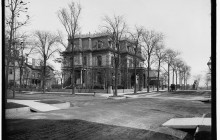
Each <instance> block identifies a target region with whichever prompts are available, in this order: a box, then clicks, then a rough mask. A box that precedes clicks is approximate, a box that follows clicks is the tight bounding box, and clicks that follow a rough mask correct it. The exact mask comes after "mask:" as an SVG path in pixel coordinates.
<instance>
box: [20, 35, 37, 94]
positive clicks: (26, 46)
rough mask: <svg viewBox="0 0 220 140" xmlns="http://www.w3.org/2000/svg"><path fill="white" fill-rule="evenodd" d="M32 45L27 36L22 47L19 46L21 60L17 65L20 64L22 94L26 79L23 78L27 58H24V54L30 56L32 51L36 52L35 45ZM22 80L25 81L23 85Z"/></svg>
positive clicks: (21, 44) (22, 42) (21, 43)
mask: <svg viewBox="0 0 220 140" xmlns="http://www.w3.org/2000/svg"><path fill="white" fill-rule="evenodd" d="M30 44H31V43H30V42H28V40H27V36H25V37H24V38H23V40H22V41H21V42H20V45H18V50H19V51H20V55H19V58H18V59H17V63H18V67H19V71H20V72H19V73H20V78H19V80H20V90H19V91H20V92H21V89H22V85H23V84H24V78H22V76H23V74H24V70H25V69H24V63H25V56H24V52H25V54H26V56H28V55H30V54H31V53H32V51H33V50H34V48H35V46H34V45H30ZM22 79H23V83H22Z"/></svg>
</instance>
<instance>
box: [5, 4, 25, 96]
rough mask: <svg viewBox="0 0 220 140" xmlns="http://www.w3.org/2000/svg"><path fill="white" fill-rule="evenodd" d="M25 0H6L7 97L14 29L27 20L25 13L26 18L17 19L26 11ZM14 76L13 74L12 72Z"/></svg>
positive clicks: (12, 59)
mask: <svg viewBox="0 0 220 140" xmlns="http://www.w3.org/2000/svg"><path fill="white" fill-rule="evenodd" d="M26 6H27V2H23V1H22V0H7V1H6V18H5V21H6V22H5V23H6V28H7V32H6V33H8V36H7V38H6V39H8V45H7V48H5V50H6V57H5V61H6V74H5V76H6V78H5V89H6V91H5V94H6V96H5V97H7V89H8V72H9V64H10V62H12V61H15V57H14V55H12V54H13V52H15V51H16V50H15V46H16V33H15V32H16V30H18V29H19V28H21V27H23V26H24V25H26V24H27V23H28V21H29V16H28V15H26V19H25V20H24V18H21V19H22V21H20V20H19V17H20V16H21V15H22V14H24V13H25V12H27V9H28V8H27V7H26ZM13 69H14V72H15V63H14V66H13ZM14 76H15V74H14ZM14 87H15V81H14ZM13 97H15V88H14V90H13Z"/></svg>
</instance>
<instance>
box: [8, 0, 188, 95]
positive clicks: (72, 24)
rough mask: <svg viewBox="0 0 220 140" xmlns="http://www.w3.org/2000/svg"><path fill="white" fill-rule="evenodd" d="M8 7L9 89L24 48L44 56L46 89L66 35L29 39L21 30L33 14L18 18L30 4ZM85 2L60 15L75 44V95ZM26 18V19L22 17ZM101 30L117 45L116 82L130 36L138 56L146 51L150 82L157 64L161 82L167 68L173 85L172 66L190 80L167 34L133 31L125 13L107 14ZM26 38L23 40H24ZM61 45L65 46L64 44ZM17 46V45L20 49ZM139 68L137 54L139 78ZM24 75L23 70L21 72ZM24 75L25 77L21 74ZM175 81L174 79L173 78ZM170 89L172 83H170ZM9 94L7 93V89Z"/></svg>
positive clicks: (14, 1)
mask: <svg viewBox="0 0 220 140" xmlns="http://www.w3.org/2000/svg"><path fill="white" fill-rule="evenodd" d="M7 2H8V3H7V5H6V7H7V8H8V9H7V10H8V11H10V12H8V13H10V14H8V15H7V16H6V25H7V27H8V28H7V29H6V41H8V47H7V48H6V55H7V59H6V79H5V80H6V89H7V88H8V87H7V86H8V70H9V64H10V62H14V63H13V64H14V73H15V61H18V60H21V59H16V58H15V57H14V56H15V55H14V54H15V52H17V51H22V52H23V50H24V49H26V50H28V51H26V52H28V53H27V55H30V54H32V53H33V54H38V55H39V56H40V58H42V62H43V70H42V80H43V84H42V89H43V92H45V86H44V85H45V76H46V66H47V62H48V60H49V59H51V57H53V55H54V54H55V53H57V52H60V51H61V48H60V46H64V47H66V46H67V45H65V43H63V42H64V41H63V37H62V35H61V33H60V32H58V33H57V34H55V33H51V32H46V31H35V32H34V33H33V34H32V35H31V36H30V35H28V36H29V38H31V39H30V40H29V41H28V39H27V35H26V38H24V37H23V36H19V33H20V32H19V31H18V29H19V28H21V27H23V26H25V25H26V24H27V23H28V21H29V16H28V15H27V16H26V17H27V19H26V20H24V21H22V22H21V21H19V22H17V21H18V18H19V16H21V14H22V13H24V12H27V9H28V8H27V7H26V6H27V4H28V3H25V2H23V1H22V0H8V1H7ZM81 10H82V8H81V5H80V4H78V3H74V2H72V3H70V4H69V5H68V8H62V9H61V10H59V11H58V13H57V15H58V18H59V20H60V22H61V24H62V25H63V27H64V29H65V31H66V33H67V35H68V40H69V41H70V44H71V49H72V58H71V59H72V71H71V74H72V75H71V77H72V87H73V88H72V94H75V85H74V81H75V79H74V77H75V76H74V67H75V66H74V49H75V48H74V47H75V46H74V39H75V36H76V35H77V34H79V31H80V26H79V21H80V18H79V17H80V15H81ZM22 19H24V18H22ZM100 27H101V31H102V32H105V33H108V34H109V36H110V38H111V41H112V44H113V46H114V49H115V51H113V52H114V54H113V55H114V63H115V65H114V73H115V76H114V78H115V79H114V81H118V72H119V68H120V65H121V63H120V62H121V60H120V57H119V56H120V43H119V42H120V40H121V39H122V38H127V39H128V40H130V42H131V43H132V44H133V46H134V47H135V49H134V50H135V56H136V55H137V53H138V50H139V49H138V48H142V53H143V55H144V57H145V58H146V60H147V68H148V83H149V82H150V78H149V76H150V69H151V67H152V66H153V65H154V66H156V67H157V70H158V81H159V80H160V75H161V73H160V72H161V71H162V68H163V69H164V70H165V75H167V76H168V85H169V84H170V79H169V77H170V68H172V70H173V78H174V73H175V74H176V84H177V77H178V73H180V74H179V75H180V76H182V78H183V79H184V85H185V84H186V83H187V79H188V78H189V76H190V67H189V66H187V65H186V63H184V62H183V61H182V60H181V59H180V58H179V57H178V56H179V54H180V53H178V52H176V51H173V50H172V49H166V48H165V46H164V35H163V34H162V33H160V32H156V31H153V30H147V29H145V28H144V27H142V26H135V28H134V30H133V31H130V30H129V28H128V25H127V24H126V21H125V19H124V18H123V17H122V16H113V17H109V16H105V17H104V19H103V24H102V25H101V26H100ZM19 40H20V43H21V42H23V44H22V45H23V47H20V48H18V47H17V46H22V45H18V44H16V42H19ZM21 40H22V41H21ZM60 44H61V45H60ZM16 47H17V48H16ZM20 56H21V57H19V58H22V61H18V62H21V67H22V66H23V53H22V54H21V55H20ZM164 64H167V66H168V67H167V69H165V68H164V67H163V65H164ZM136 69H137V57H134V71H135V79H136ZM20 74H21V76H22V73H20ZM20 78H21V77H20ZM173 81H174V79H173ZM114 87H115V92H114V96H117V82H115V86H114ZM149 88H150V87H149V84H148V86H147V91H148V92H149ZM157 90H158V91H159V85H158V86H157ZM168 90H169V86H168ZM136 92H137V86H136V82H135V87H134V93H136ZM6 94H7V92H6Z"/></svg>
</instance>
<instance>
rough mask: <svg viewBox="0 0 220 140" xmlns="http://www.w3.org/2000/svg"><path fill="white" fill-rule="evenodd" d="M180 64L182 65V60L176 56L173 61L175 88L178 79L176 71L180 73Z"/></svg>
mask: <svg viewBox="0 0 220 140" xmlns="http://www.w3.org/2000/svg"><path fill="white" fill-rule="evenodd" d="M182 65H183V61H182V60H181V59H180V58H176V59H175V61H174V67H175V73H176V89H177V81H178V72H179V73H180V70H181V67H182ZM179 84H180V83H179Z"/></svg>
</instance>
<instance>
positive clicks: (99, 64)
mask: <svg viewBox="0 0 220 140" xmlns="http://www.w3.org/2000/svg"><path fill="white" fill-rule="evenodd" d="M97 65H98V66H101V65H102V56H97Z"/></svg>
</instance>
